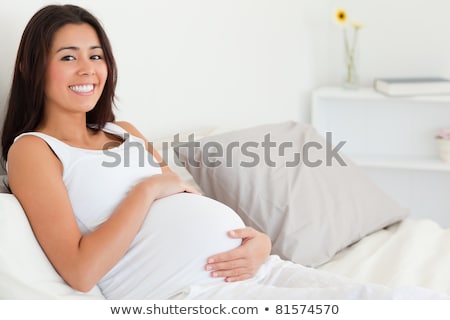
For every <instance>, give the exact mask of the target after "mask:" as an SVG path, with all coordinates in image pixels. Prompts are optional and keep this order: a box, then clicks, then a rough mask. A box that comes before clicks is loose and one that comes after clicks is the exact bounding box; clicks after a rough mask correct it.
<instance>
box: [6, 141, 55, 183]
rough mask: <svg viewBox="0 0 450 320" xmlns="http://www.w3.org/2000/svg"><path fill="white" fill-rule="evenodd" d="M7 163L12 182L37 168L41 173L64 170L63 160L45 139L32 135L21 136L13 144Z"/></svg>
mask: <svg viewBox="0 0 450 320" xmlns="http://www.w3.org/2000/svg"><path fill="white" fill-rule="evenodd" d="M7 164H8V175H10V182H11V180H13V181H14V180H15V179H14V178H15V177H16V176H21V177H22V176H26V175H27V174H31V173H33V172H34V171H36V169H37V168H39V172H41V173H42V172H46V173H49V172H50V171H54V170H55V172H61V171H62V165H61V162H60V161H59V159H58V158H57V157H56V156H55V154H54V153H53V151H52V150H51V148H50V147H49V146H48V144H47V143H46V142H45V141H44V140H43V139H41V138H39V137H36V136H32V135H26V136H23V137H20V138H19V139H17V140H16V141H15V142H14V143H13V144H12V145H11V147H10V149H9V151H8V162H7ZM35 175H36V174H32V175H31V176H35ZM29 178H31V177H29Z"/></svg>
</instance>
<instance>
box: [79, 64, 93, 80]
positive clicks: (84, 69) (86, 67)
mask: <svg viewBox="0 0 450 320" xmlns="http://www.w3.org/2000/svg"><path fill="white" fill-rule="evenodd" d="M78 74H79V75H82V76H86V75H88V76H90V75H94V74H95V66H94V64H93V63H92V61H91V60H87V61H86V60H82V61H80V68H79V70H78Z"/></svg>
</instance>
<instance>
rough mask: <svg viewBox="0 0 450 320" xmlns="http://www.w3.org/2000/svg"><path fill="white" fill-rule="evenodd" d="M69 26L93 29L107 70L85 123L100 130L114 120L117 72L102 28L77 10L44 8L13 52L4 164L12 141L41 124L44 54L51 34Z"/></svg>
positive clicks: (5, 124)
mask: <svg viewBox="0 0 450 320" xmlns="http://www.w3.org/2000/svg"><path fill="white" fill-rule="evenodd" d="M69 23H73V24H82V23H87V24H89V25H91V26H92V27H93V28H94V29H95V31H96V32H97V36H98V38H99V40H100V45H101V46H102V49H103V54H104V59H105V61H106V65H107V68H108V77H107V79H106V83H105V87H104V89H103V92H102V95H101V96H100V99H99V100H98V102H97V104H96V105H95V107H94V108H93V109H92V110H91V111H89V112H88V113H87V115H86V123H87V124H92V125H95V127H96V128H103V126H104V125H105V123H106V122H108V121H113V120H114V113H113V105H114V98H115V88H116V83H117V68H116V63H115V60H114V56H113V53H112V49H111V44H110V42H109V39H108V37H107V35H106V33H105V31H104V29H103V27H102V26H101V24H100V22H99V21H98V20H97V19H96V18H95V17H94V16H93V15H92V14H90V13H89V12H88V11H86V10H85V9H83V8H80V7H78V6H73V5H50V6H46V7H44V8H42V9H41V10H39V11H38V12H36V14H35V15H34V16H33V17H32V18H31V19H30V21H29V22H28V24H27V26H26V27H25V30H24V32H23V35H22V39H21V41H20V45H19V49H18V52H17V58H16V64H15V67H14V76H13V81H12V85H11V91H10V95H9V100H8V104H7V113H6V117H5V122H4V125H3V132H2V156H3V160H4V161H6V160H7V157H8V151H9V148H10V147H11V145H12V144H13V142H14V139H15V138H16V137H17V136H18V135H20V134H21V133H24V132H29V131H33V130H35V129H36V127H37V126H38V124H39V123H40V122H41V120H42V117H43V112H44V98H45V96H44V89H45V74H46V69H47V61H48V54H49V51H50V48H51V45H52V41H53V37H54V35H55V32H56V31H58V30H59V29H60V28H61V27H63V26H64V25H66V24H69Z"/></svg>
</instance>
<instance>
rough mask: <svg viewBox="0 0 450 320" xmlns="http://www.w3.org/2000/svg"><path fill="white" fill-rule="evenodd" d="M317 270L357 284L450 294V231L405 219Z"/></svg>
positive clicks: (437, 225) (432, 222) (436, 225)
mask: <svg viewBox="0 0 450 320" xmlns="http://www.w3.org/2000/svg"><path fill="white" fill-rule="evenodd" d="M318 269H320V270H324V271H328V272H332V273H334V274H339V275H343V276H346V277H349V278H351V279H353V280H355V281H358V282H364V283H367V282H371V283H378V284H383V285H386V286H389V287H392V288H396V287H401V286H420V287H424V288H429V289H432V290H436V291H439V292H443V293H446V294H450V229H445V228H442V227H441V226H440V225H439V224H437V223H436V222H434V221H432V220H427V219H412V218H407V219H405V220H403V221H402V222H399V223H396V224H394V225H392V226H390V227H388V228H386V229H383V230H380V231H377V232H375V233H373V234H371V235H369V236H366V237H365V238H364V239H362V240H361V241H359V242H357V243H356V244H354V245H352V246H350V247H348V248H346V249H344V250H343V251H341V252H339V253H338V254H337V255H336V256H335V257H334V258H333V259H332V260H331V261H329V262H327V263H326V264H324V265H322V266H320V267H319V268H318Z"/></svg>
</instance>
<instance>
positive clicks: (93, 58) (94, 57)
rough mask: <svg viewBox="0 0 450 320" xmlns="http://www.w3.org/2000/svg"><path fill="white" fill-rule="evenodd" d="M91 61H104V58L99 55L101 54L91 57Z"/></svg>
mask: <svg viewBox="0 0 450 320" xmlns="http://www.w3.org/2000/svg"><path fill="white" fill-rule="evenodd" d="M91 59H92V60H101V59H102V56H101V55H99V54H95V55H93V56H91Z"/></svg>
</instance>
